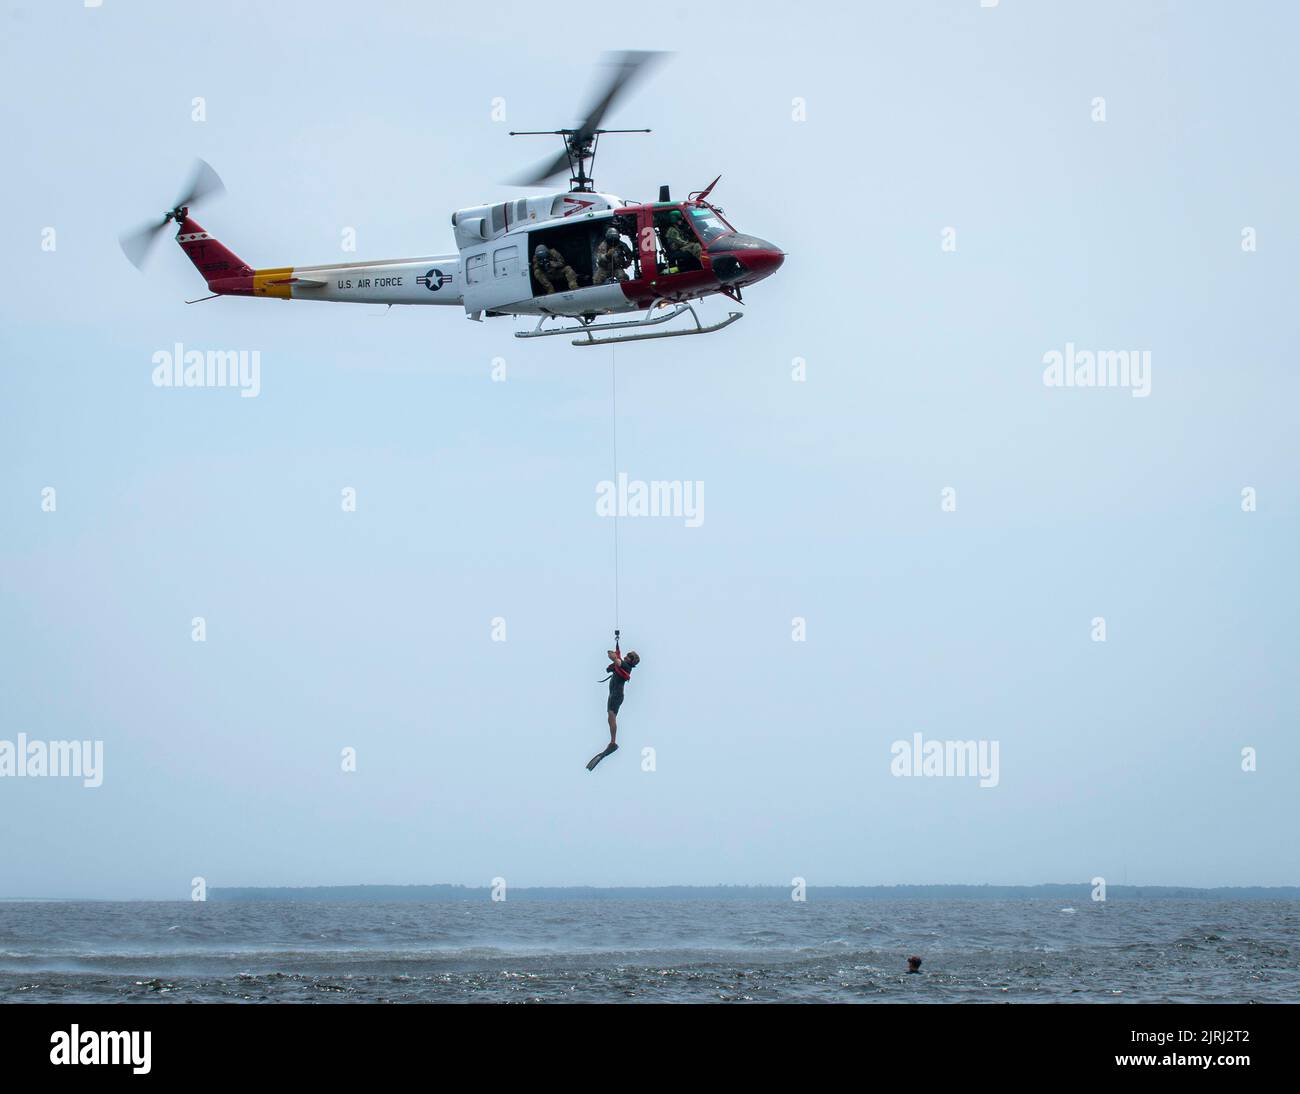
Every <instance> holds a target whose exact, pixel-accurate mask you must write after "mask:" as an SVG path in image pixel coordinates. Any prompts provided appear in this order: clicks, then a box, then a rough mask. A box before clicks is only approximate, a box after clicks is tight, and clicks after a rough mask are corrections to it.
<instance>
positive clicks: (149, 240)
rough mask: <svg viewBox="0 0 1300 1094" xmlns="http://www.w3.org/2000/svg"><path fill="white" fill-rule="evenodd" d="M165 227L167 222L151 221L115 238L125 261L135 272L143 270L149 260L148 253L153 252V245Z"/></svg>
mask: <svg viewBox="0 0 1300 1094" xmlns="http://www.w3.org/2000/svg"><path fill="white" fill-rule="evenodd" d="M166 227H167V221H166V220H163V221H162V222H161V223H159V222H158V221H156V220H151V221H150V222H149V223H148V224H142V225H141V226H140V227H139V228H136V229H135V230H134V231H131V232H123V233H122V234H121V235H120V236H118V237H117V241H118V243H119V244H121V247H122V253H123V254H124V255H126V259H127V261H128V262H130V263H131V265H132V266H134V267H135V268H136V269H137V270H143V269H144V264H145V262H146V261H147V260H148V258H149V252H150V251H152V250H153V245H154V244H155V243H156V242H157V241H158V237H159V236H160V235H161V234H162V230H163V229H164V228H166Z"/></svg>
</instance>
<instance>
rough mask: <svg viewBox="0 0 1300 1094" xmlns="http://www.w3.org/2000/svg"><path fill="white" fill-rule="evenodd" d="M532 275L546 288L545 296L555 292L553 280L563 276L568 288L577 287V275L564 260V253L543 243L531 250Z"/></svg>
mask: <svg viewBox="0 0 1300 1094" xmlns="http://www.w3.org/2000/svg"><path fill="white" fill-rule="evenodd" d="M533 276H534V277H535V278H537V283H538V284H539V285H541V287H542V288H543V289H545V290H546V295H547V296H550V295H551V293H553V292H555V282H556V281H558V280H559V279H560V278H564V280H565V281H566V282H567V283H568V286H569V288H570V289H576V288H577V287H578V275H577V274H576V273H574V272H573V267H572V266H570V265H569V264H568V262H566V261H565V258H564V255H562V254H561V253H560V252H559V251H557V250H556V249H555V248H554V247H548V246H546V244H544V243H539V244H538V245H537V249H536V250H535V251H533Z"/></svg>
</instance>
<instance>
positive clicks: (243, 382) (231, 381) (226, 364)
mask: <svg viewBox="0 0 1300 1094" xmlns="http://www.w3.org/2000/svg"><path fill="white" fill-rule="evenodd" d="M152 361H153V364H154V370H153V385H154V387H237V388H239V394H240V396H241V397H242V398H245V399H256V398H257V396H258V394H259V393H260V392H261V390H262V352H261V350H256V349H254V350H247V349H239V350H234V349H210V350H206V351H204V350H201V349H189V350H187V349H186V348H185V347H184V346H183V345H182V344H181V343H180V342H177V343H176V344H175V345H174V346H173V347H172V348H171V349H160V350H159V351H158V352H157V353H155V354H154V355H153V357H152Z"/></svg>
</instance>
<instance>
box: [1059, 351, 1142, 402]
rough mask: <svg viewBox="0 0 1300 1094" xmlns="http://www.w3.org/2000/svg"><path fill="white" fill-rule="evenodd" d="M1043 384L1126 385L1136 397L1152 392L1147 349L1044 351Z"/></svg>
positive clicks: (1139, 397)
mask: <svg viewBox="0 0 1300 1094" xmlns="http://www.w3.org/2000/svg"><path fill="white" fill-rule="evenodd" d="M1043 364H1044V366H1046V367H1045V368H1044V369H1043V386H1044V387H1126V388H1129V389H1130V394H1131V395H1132V396H1133V398H1135V399H1145V398H1146V397H1147V396H1148V395H1150V394H1151V351H1150V350H1149V349H1142V350H1137V349H1134V350H1128V349H1099V350H1096V351H1093V350H1090V349H1075V348H1074V343H1073V342H1066V343H1065V352H1064V353H1062V352H1061V351H1060V350H1057V349H1053V350H1048V351H1047V352H1046V353H1044V354H1043Z"/></svg>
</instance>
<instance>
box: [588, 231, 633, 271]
mask: <svg viewBox="0 0 1300 1094" xmlns="http://www.w3.org/2000/svg"><path fill="white" fill-rule="evenodd" d="M630 265H632V252H631V250H629V249H628V246H627V244H626V243H624V242H623V240H622V238H621V237H620V236H619V234H618V229H617V228H614V227H609V228H606V229H605V238H604V239H603V240H602V241H601V243H600V246H598V247H597V248H596V270H595V273H594V274H593V275H592V278H591V283H592V284H593V285H603V284H605V282H606V281H626V280H627V268H628V267H629V266H630Z"/></svg>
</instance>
